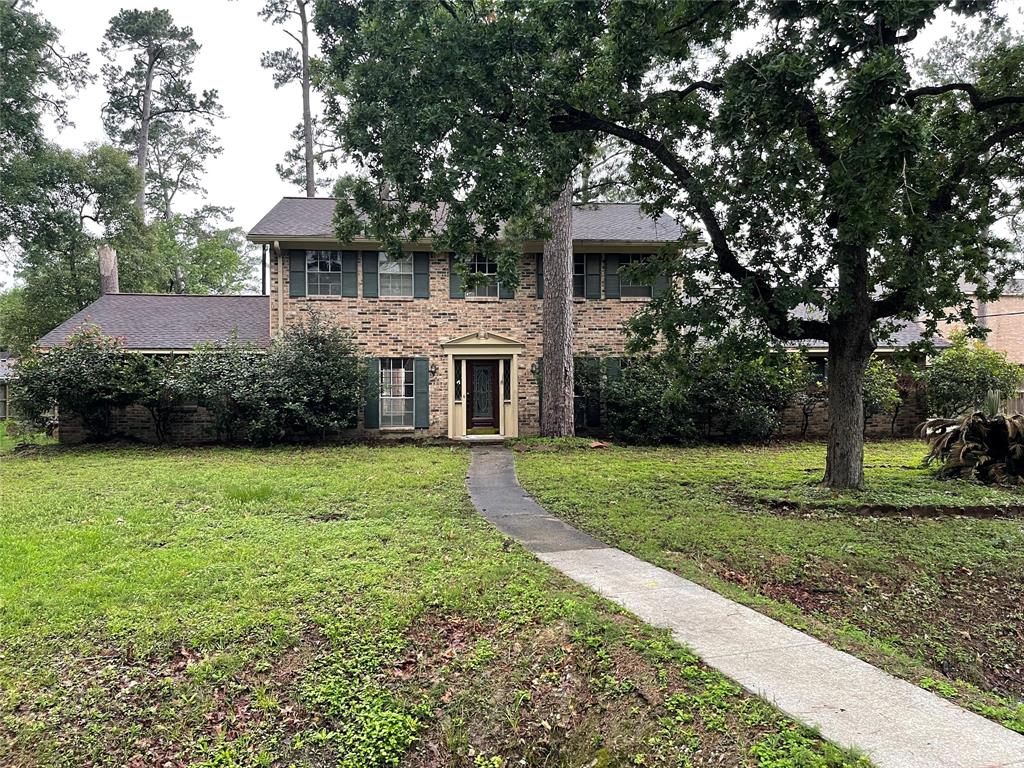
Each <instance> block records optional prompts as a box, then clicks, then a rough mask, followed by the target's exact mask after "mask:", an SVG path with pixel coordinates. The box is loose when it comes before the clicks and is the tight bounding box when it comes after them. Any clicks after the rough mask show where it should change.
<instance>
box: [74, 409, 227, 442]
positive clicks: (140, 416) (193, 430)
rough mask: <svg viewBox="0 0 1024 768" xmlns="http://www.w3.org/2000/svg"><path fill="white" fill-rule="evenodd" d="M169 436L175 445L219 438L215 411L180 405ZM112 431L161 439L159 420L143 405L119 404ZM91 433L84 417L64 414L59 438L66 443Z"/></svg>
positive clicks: (148, 439)
mask: <svg viewBox="0 0 1024 768" xmlns="http://www.w3.org/2000/svg"><path fill="white" fill-rule="evenodd" d="M168 422H169V423H168V425H167V434H166V435H165V439H166V441H167V442H168V443H172V444H174V445H201V444H203V443H212V442H215V441H216V438H217V436H216V433H215V429H214V419H213V414H211V413H210V412H209V411H208V410H206V409H205V408H198V407H184V408H178V409H176V410H175V412H174V413H173V414H172V416H171V418H170V419H169V420H168ZM110 429H111V435H112V436H113V437H115V438H117V437H121V438H128V439H131V440H138V441H140V442H143V443H158V442H160V441H159V439H158V437H157V431H156V424H155V423H154V422H153V417H152V416H151V415H150V413H149V410H148V409H146V408H143V407H142V406H141V405H130V406H128V407H127V408H116V409H115V410H114V411H113V413H111V415H110ZM88 437H89V436H88V434H87V433H86V431H85V429H84V428H83V426H82V420H81V418H79V417H78V416H76V415H74V414H68V415H65V414H61V417H60V424H59V426H58V428H57V439H58V440H59V441H60V442H62V443H66V444H76V443H82V442H85V441H86V440H87V439H88Z"/></svg>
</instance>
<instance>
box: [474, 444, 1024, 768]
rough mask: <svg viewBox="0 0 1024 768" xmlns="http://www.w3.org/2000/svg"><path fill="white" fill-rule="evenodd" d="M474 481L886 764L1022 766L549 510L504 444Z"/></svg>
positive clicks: (717, 662) (643, 610)
mask: <svg viewBox="0 0 1024 768" xmlns="http://www.w3.org/2000/svg"><path fill="white" fill-rule="evenodd" d="M467 484H468V486H469V492H470V496H471V497H472V499H473V503H474V504H475V505H476V508H477V509H478V510H479V511H480V513H481V514H482V515H483V516H484V517H485V518H487V519H488V520H489V521H491V523H493V524H494V526H495V527H496V528H498V529H499V530H501V531H503V532H504V533H506V534H508V535H509V536H511V537H513V538H515V539H518V540H519V541H520V542H522V543H523V545H525V546H526V548H527V549H529V550H530V551H531V552H534V553H536V555H537V557H539V558H540V559H541V560H543V561H544V562H546V563H548V564H549V565H552V566H554V567H555V568H557V569H558V570H560V571H561V572H562V573H564V574H566V575H567V576H569V577H570V578H572V579H575V580H576V581H578V582H579V583H580V584H585V585H586V586H588V587H590V588H591V589H594V590H595V591H597V592H599V593H600V594H601V595H603V596H604V597H606V598H608V599H609V600H611V601H612V602H614V603H618V604H619V605H620V606H622V607H623V608H625V609H626V610H628V611H629V612H630V613H633V614H635V615H636V616H638V617H639V618H641V619H643V620H644V621H646V622H647V623H649V624H653V625H654V626H657V627H666V628H668V629H669V630H670V631H671V632H672V636H673V637H674V638H675V639H676V640H677V641H679V642H680V643H683V644H684V645H686V646H688V647H690V648H691V649H692V650H693V651H694V652H695V653H697V654H698V655H699V656H700V657H701V659H703V660H704V661H705V662H706V663H707V664H709V665H710V666H712V667H714V668H715V669H718V670H720V671H721V672H722V673H723V674H725V675H727V676H728V677H730V678H732V679H733V680H735V681H736V682H737V683H739V684H740V685H742V686H743V687H744V688H746V689H747V690H748V691H750V692H752V693H754V694H757V695H758V696H762V697H763V698H765V699H766V700H768V701H770V702H772V703H773V704H775V705H776V706H777V707H778V708H779V709H781V710H782V711H783V712H785V713H786V714H788V715H790V716H791V717H793V718H795V719H796V720H799V721H801V722H803V723H806V724H808V725H811V726H814V727H816V728H818V729H819V730H820V732H821V734H822V735H823V736H824V737H825V738H826V739H828V740H829V741H831V742H833V743H834V744H838V745H840V746H843V747H856V748H857V749H859V750H861V751H862V752H863V753H864V754H866V755H867V756H868V757H869V758H871V760H872V761H874V763H875V765H877V766H878V768H1011V767H1012V768H1024V736H1021V735H1019V734H1016V733H1014V732H1013V731H1010V730H1008V729H1006V728H1004V727H1002V726H1001V725H999V724H998V723H995V722H993V721H991V720H988V719H986V718H984V717H981V716H980V715H975V714H973V713H971V712H968V711H966V710H964V709H961V708H960V707H958V706H956V705H955V704H952V703H950V702H948V701H946V700H945V699H941V698H939V697H938V696H935V695H934V694H931V693H928V692H927V691H925V690H923V689H921V688H918V687H917V686H916V685H912V684H910V683H908V682H905V681H903V680H899V679H897V678H895V677H892V676H891V675H889V674H888V673H886V672H883V671H881V670H879V669H877V668H875V667H873V666H871V665H870V664H867V663H866V662H863V661H861V660H860V659H857V658H855V657H853V656H850V655H849V654H847V653H843V652H841V651H837V650H836V649H834V648H832V647H831V646H828V645H826V644H825V643H822V642H821V641H819V640H816V639H814V638H813V637H810V636H809V635H805V634H804V633H802V632H798V631H797V630H795V629H792V628H790V627H787V626H786V625H785V624H780V623H779V622H777V621H774V620H773V619H770V618H768V617H767V616H764V615H763V614H760V613H758V612H757V611H754V610H752V609H750V608H747V607H745V606H742V605H739V604H738V603H734V602H733V601H731V600H728V599H727V598H725V597H722V596H721V595H719V594H717V593H715V592H711V591H710V590H707V589H704V588H703V587H701V586H698V585H697V584H694V583H693V582H691V581H687V580H686V579H682V578H680V577H678V576H676V575H674V574H672V573H670V572H668V571H666V570H664V569H662V568H657V567H655V566H653V565H651V564H650V563H647V562H644V561H643V560H639V559H637V558H635V557H633V556H632V555H629V554H626V553H625V552H623V551H621V550H618V549H613V548H612V547H608V546H605V545H604V544H602V543H601V542H599V541H597V540H596V539H594V538H593V537H591V536H588V535H587V534H585V533H583V532H581V531H579V530H577V529H576V528H573V527H572V526H570V525H567V524H566V523H564V522H562V521H561V520H559V519H558V518H557V517H554V516H552V515H550V514H548V513H547V512H546V511H545V510H544V509H543V508H542V507H541V506H540V505H538V504H537V503H536V502H535V501H534V500H533V499H531V498H530V497H529V496H527V495H526V492H525V491H524V490H523V489H522V487H521V486H520V485H519V481H518V480H517V479H516V475H515V466H514V463H513V458H512V453H511V452H510V451H509V450H508V449H506V448H503V447H497V446H487V447H483V446H481V447H475V448H473V454H472V461H471V464H470V469H469V475H468V477H467Z"/></svg>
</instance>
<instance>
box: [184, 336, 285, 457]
mask: <svg viewBox="0 0 1024 768" xmlns="http://www.w3.org/2000/svg"><path fill="white" fill-rule="evenodd" d="M271 384H272V379H271V376H270V372H269V370H268V369H267V359H266V355H265V354H264V352H263V350H261V349H259V348H257V347H255V346H253V345H250V344H242V343H240V342H239V341H238V340H237V339H232V340H231V341H229V342H228V343H227V344H223V345H213V344H210V345H206V346H203V347H199V348H197V349H196V350H195V351H194V352H193V353H192V354H191V355H189V356H188V358H186V359H185V361H184V362H183V363H182V365H181V367H180V369H179V371H178V372H177V375H176V377H175V384H174V386H175V388H176V389H177V391H178V392H180V393H181V395H182V396H183V397H184V398H186V399H187V400H190V401H194V402H196V403H197V404H198V405H200V406H202V407H204V408H206V409H208V410H209V411H210V412H211V413H212V414H213V417H214V425H215V429H216V438H217V439H218V440H219V441H222V442H229V443H231V442H240V441H252V442H270V441H271V440H274V439H277V438H279V437H280V434H279V430H278V421H277V417H276V415H275V414H272V413H271V412H270V387H271Z"/></svg>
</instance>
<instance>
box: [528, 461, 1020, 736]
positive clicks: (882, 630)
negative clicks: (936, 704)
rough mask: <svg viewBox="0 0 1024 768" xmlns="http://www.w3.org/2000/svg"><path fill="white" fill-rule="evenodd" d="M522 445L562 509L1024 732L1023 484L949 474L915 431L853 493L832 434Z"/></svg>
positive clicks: (550, 504) (554, 507) (534, 484)
mask: <svg viewBox="0 0 1024 768" xmlns="http://www.w3.org/2000/svg"><path fill="white" fill-rule="evenodd" d="M524 445H526V446H528V447H532V448H534V449H536V448H543V449H544V450H539V451H538V450H531V451H528V452H524V453H520V454H519V455H518V456H517V464H516V466H517V471H518V473H519V477H520V479H521V480H522V482H523V484H524V485H525V486H526V488H527V490H528V491H530V492H531V493H532V494H533V495H534V496H536V497H537V498H538V500H539V501H540V502H541V503H542V504H544V505H545V506H546V507H547V508H548V509H550V510H551V511H553V512H555V513H556V514H559V515H561V516H563V517H565V518H566V519H568V520H570V521H572V522H573V523H575V524H577V525H579V526H580V527H581V528H583V529H585V530H587V531H588V532H590V533H592V534H594V535H596V536H597V537H599V538H601V539H603V540H604V541H606V542H608V543H609V544H612V545H614V546H618V547H621V548H622V549H625V550H627V551H630V552H632V553H634V554H636V555H637V556H639V557H642V558H644V559H645V560H649V561H651V562H654V563H657V564H659V565H661V566H664V567H666V568H669V569H671V570H674V571H676V572H677V573H680V574H681V575H683V576H685V577H687V578H690V579H693V580H696V581H699V582H701V583H703V584H706V585H708V586H710V587H711V588H713V589H716V590H718V591H720V592H723V593H725V594H727V595H729V596H731V597H734V598H736V599H739V600H742V601H744V602H746V603H748V604H750V605H753V606H755V607H757V608H758V609H760V610H762V611H764V612H766V613H769V614H771V615H773V616H775V617H777V618H779V619H781V620H783V621H786V622H788V623H790V624H792V625H794V626H797V627H799V628H801V629H804V630H806V631H809V632H811V633H813V634H816V635H818V636H820V637H822V638H823V639H825V640H827V641H829V642H832V643H834V644H836V645H838V646H840V647H842V648H845V649H847V650H850V651H852V652H854V653H857V654H859V655H861V656H863V657H864V658H867V659H868V660H870V661H873V662H875V663H878V664H881V665H882V666H884V667H886V668H887V669H889V670H890V671H892V672H894V673H895V674H899V675H902V676H904V677H906V678H908V679H910V680H913V681H915V682H918V683H919V684H921V685H923V686H924V687H930V688H931V689H932V690H935V691H936V692H937V693H940V694H942V695H946V696H948V697H950V698H952V699H954V700H957V701H959V702H960V703H961V704H963V705H965V706H968V707H971V708H973V709H975V710H977V711H979V712H982V713H983V714H986V715H988V716H990V717H993V718H995V719H997V720H999V721H1000V722H1002V723H1004V724H1005V725H1007V726H1008V727H1011V728H1014V729H1016V730H1018V731H1022V732H1024V703H1022V700H1024V634H1022V632H1024V515H1022V508H1024V494H1022V493H1021V492H1020V491H1010V490H1005V489H998V488H990V487H985V486H981V485H976V484H973V483H969V482H963V481H940V480H937V479H936V478H935V477H934V476H933V474H932V472H931V471H930V470H928V469H926V468H924V467H923V466H922V464H921V461H922V458H923V456H924V453H925V451H924V449H923V447H922V445H921V444H920V443H917V442H911V441H892V442H879V443H869V444H868V446H867V452H866V459H865V462H866V477H867V487H866V489H865V490H864V491H862V492H857V493H843V494H837V493H833V492H831V491H829V490H828V489H826V488H823V487H822V486H820V485H819V481H820V479H821V476H822V473H823V469H824V454H825V449H824V446H823V445H820V444H787V445H782V446H776V447H768V448H754V447H746V448H727V447H715V446H701V447H694V448H623V447H612V448H609V449H604V450H595V449H589V448H587V447H586V445H587V443H586V442H583V441H579V442H574V441H568V442H564V441H563V442H556V443H546V442H544V441H534V442H527V443H525V444H524ZM992 514H994V515H997V516H996V517H988V515H992ZM929 515H936V516H935V517H930V516H929Z"/></svg>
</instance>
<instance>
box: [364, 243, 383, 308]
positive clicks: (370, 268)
mask: <svg viewBox="0 0 1024 768" xmlns="http://www.w3.org/2000/svg"><path fill="white" fill-rule="evenodd" d="M378 263H380V253H379V252H378V251H363V298H364V299H376V298H377V297H378V296H380V281H379V280H378V279H377V264H378Z"/></svg>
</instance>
